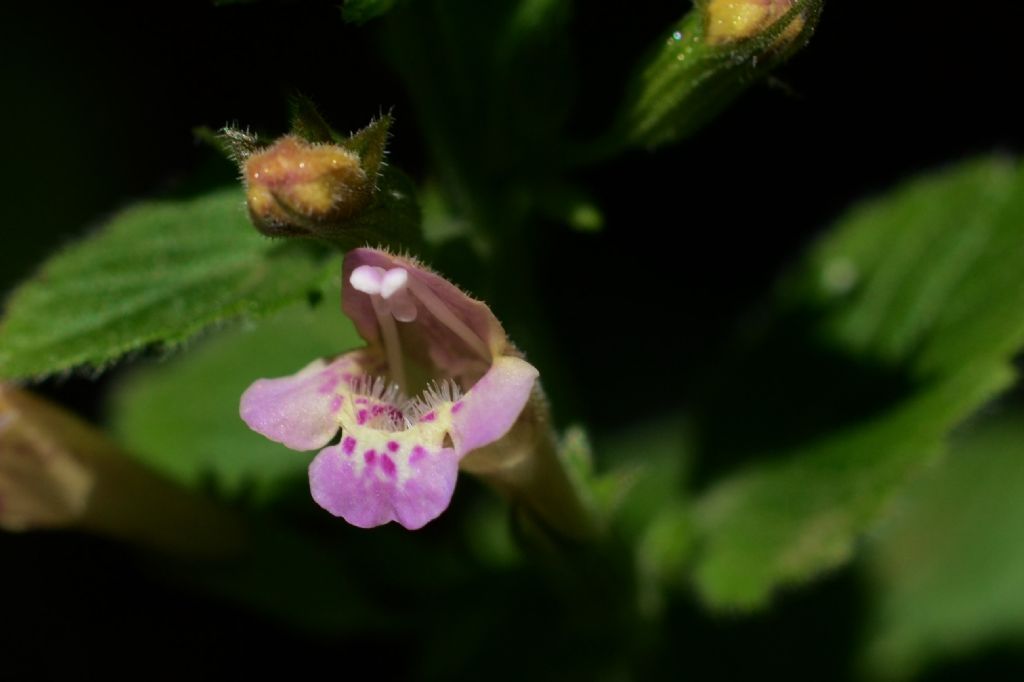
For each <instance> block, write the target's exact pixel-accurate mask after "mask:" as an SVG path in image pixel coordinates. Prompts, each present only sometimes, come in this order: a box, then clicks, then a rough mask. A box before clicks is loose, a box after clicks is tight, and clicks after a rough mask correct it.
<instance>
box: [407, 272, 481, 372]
mask: <svg viewBox="0 0 1024 682" xmlns="http://www.w3.org/2000/svg"><path fill="white" fill-rule="evenodd" d="M409 291H411V292H412V294H413V295H414V296H416V298H418V299H419V300H420V301H421V302H422V303H423V305H424V306H426V308H427V310H429V311H430V312H431V313H432V314H433V315H434V317H436V318H437V321H438V322H440V323H441V324H443V325H444V326H446V327H448V329H450V330H451V331H452V333H454V334H455V335H456V336H458V337H459V338H460V339H462V340H463V341H465V342H466V345H468V346H469V347H470V348H471V349H473V350H474V351H475V352H477V353H479V354H480V357H482V358H484V359H485V360H490V359H491V351H490V350H489V349H488V348H487V344H485V343H484V342H483V341H482V340H481V339H480V337H479V336H477V334H476V332H474V331H473V330H472V329H470V328H469V327H468V326H467V325H466V323H465V322H463V321H462V320H460V319H459V318H458V317H456V316H455V313H453V312H452V311H451V309H450V308H448V306H447V304H445V302H444V301H442V300H441V299H440V298H438V297H437V294H435V293H434V292H433V291H431V290H430V287H428V286H426V285H425V284H422V283H421V282H419V281H417V280H416V278H415V277H414V278H412V279H410V280H409Z"/></svg>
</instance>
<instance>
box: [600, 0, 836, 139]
mask: <svg viewBox="0 0 1024 682" xmlns="http://www.w3.org/2000/svg"><path fill="white" fill-rule="evenodd" d="M707 4H708V3H699V5H701V6H698V7H695V8H694V9H693V10H692V11H691V12H690V13H688V14H687V15H686V16H685V17H683V19H682V20H680V21H679V22H678V23H677V24H675V25H674V26H671V27H669V29H668V30H666V31H665V32H664V33H663V34H662V36H660V37H659V38H658V40H657V42H656V43H655V45H654V46H653V47H652V48H651V50H650V54H649V56H648V57H647V59H646V60H645V61H644V63H643V64H642V65H641V66H640V68H639V69H638V70H637V71H636V73H635V75H634V76H633V78H632V80H631V81H630V83H629V84H628V86H627V88H626V96H625V97H624V98H623V100H622V101H623V105H622V108H621V110H620V111H619V114H618V118H617V120H616V123H615V124H614V125H613V126H612V129H611V131H610V133H609V134H608V135H607V137H606V138H605V139H604V140H602V141H600V142H599V143H598V144H597V145H596V149H595V151H594V153H595V154H596V155H598V156H606V155H610V154H612V153H614V152H617V151H619V150H621V149H623V148H627V147H646V148H653V147H659V146H662V145H665V144H670V143H672V142H677V141H679V140H682V139H684V138H686V137H689V136H690V135H692V134H693V133H695V132H696V131H697V130H698V129H699V128H700V127H701V126H703V125H704V124H705V123H707V122H708V121H709V120H710V119H712V118H713V117H714V116H715V115H716V114H718V113H719V112H720V111H721V110H722V109H724V108H725V107H727V106H728V105H729V104H730V103H731V102H732V101H733V100H734V99H735V98H736V97H737V96H739V95H740V94H741V93H742V92H743V91H744V90H746V89H747V88H748V87H750V85H751V84H753V83H755V82H757V81H758V80H759V79H760V78H762V77H764V76H765V75H767V74H768V73H770V72H771V71H772V70H773V69H775V68H776V67H778V66H779V65H780V64H781V63H783V62H784V61H786V60H787V59H789V57H791V56H792V55H793V54H794V53H796V52H797V51H798V50H799V49H800V48H802V47H803V46H804V45H805V44H806V43H807V41H808V40H809V39H810V36H811V33H813V31H814V28H815V26H816V25H817V21H818V17H819V16H820V14H821V8H822V0H798V1H797V2H796V3H794V5H793V7H792V8H791V9H790V10H789V11H788V12H787V13H786V14H784V15H782V16H780V17H779V18H778V19H777V20H776V21H775V22H774V23H772V24H771V25H770V26H767V27H765V28H764V29H763V30H760V31H758V32H756V33H754V34H753V35H751V36H749V37H746V38H743V39H737V40H734V41H729V42H718V43H717V44H716V43H714V42H712V41H710V40H709V39H708V23H709V21H711V20H712V19H710V18H708V17H707V16H706V9H705V8H704V7H703V6H702V5H707ZM719 4H720V6H727V3H719Z"/></svg>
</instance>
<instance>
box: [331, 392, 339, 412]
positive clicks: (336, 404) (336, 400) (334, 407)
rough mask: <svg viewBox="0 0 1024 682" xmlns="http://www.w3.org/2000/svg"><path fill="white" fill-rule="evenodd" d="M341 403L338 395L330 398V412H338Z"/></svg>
mask: <svg viewBox="0 0 1024 682" xmlns="http://www.w3.org/2000/svg"><path fill="white" fill-rule="evenodd" d="M341 403H342V397H341V396H340V395H336V396H334V397H333V398H331V412H337V411H338V410H340V409H341Z"/></svg>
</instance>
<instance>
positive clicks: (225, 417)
mask: <svg viewBox="0 0 1024 682" xmlns="http://www.w3.org/2000/svg"><path fill="white" fill-rule="evenodd" d="M335 265H337V266H338V270H337V271H339V272H340V269H341V268H340V265H338V264H337V263H335ZM361 345H362V341H360V339H359V337H358V335H357V334H356V332H355V329H354V327H353V326H352V323H351V322H350V321H349V320H348V318H346V317H345V316H344V315H342V313H341V311H340V310H339V309H338V306H337V302H336V301H334V300H332V301H331V302H330V303H324V304H321V305H319V306H317V308H315V309H310V308H309V307H308V306H306V305H299V306H293V307H291V308H289V309H287V310H286V311H284V312H282V313H281V314H279V315H277V316H275V317H274V318H272V319H270V320H265V321H263V322H261V323H259V324H258V325H256V326H255V328H245V329H235V330H231V331H229V332H226V333H223V334H220V335H218V336H216V337H214V338H211V339H208V340H206V341H204V342H203V343H201V344H198V345H197V347H196V348H195V349H193V350H192V351H191V352H190V353H188V354H187V355H183V356H181V357H178V358H174V359H172V360H171V361H169V362H165V363H160V364H154V365H152V366H149V367H142V368H139V369H138V370H136V371H134V372H133V373H132V374H130V375H129V376H128V377H127V379H126V380H125V381H123V382H121V383H120V384H118V385H117V386H115V390H114V393H113V398H112V402H111V408H112V409H111V421H112V426H113V429H114V432H115V434H116V435H117V436H118V437H119V438H120V439H121V441H122V442H123V443H124V445H125V446H126V449H127V450H128V451H129V452H131V453H133V454H134V455H136V456H138V457H139V458H140V459H142V460H143V461H144V462H146V464H148V465H149V466H150V467H152V468H153V469H155V470H157V471H159V472H161V473H163V474H164V475H166V476H168V477H169V478H173V479H175V480H177V481H180V482H181V483H183V484H185V485H187V486H189V487H196V486H200V485H207V484H212V485H213V486H214V487H215V488H216V489H217V490H218V491H219V492H220V493H221V494H223V495H225V496H227V497H238V496H239V495H242V494H246V495H251V496H252V497H253V498H255V499H256V500H261V499H266V498H267V497H269V496H271V495H273V494H274V493H275V492H276V491H277V489H278V487H279V486H280V485H281V484H282V483H284V482H288V481H293V480H294V479H295V478H296V477H301V476H304V475H305V470H306V466H307V465H308V464H309V459H310V457H309V456H307V455H304V454H302V453H298V452H292V451H291V450H288V449H287V448H285V447H284V446H283V445H279V444H277V443H274V442H272V441H269V440H267V439H266V438H264V437H263V436H260V435H258V434H256V433H254V432H252V431H250V430H249V428H248V427H247V426H246V425H245V423H244V422H243V421H242V420H241V418H240V417H239V416H238V402H239V399H240V398H241V396H242V392H243V391H245V389H246V388H248V387H249V385H250V384H252V383H253V382H254V381H255V380H256V379H259V378H261V377H276V376H283V375H286V374H293V373H295V372H297V371H298V370H299V369H301V368H302V367H304V366H305V365H307V364H309V363H310V362H312V361H313V360H314V359H315V358H317V357H323V356H331V355H337V354H338V353H341V352H343V351H346V350H350V349H352V348H355V347H358V346H361Z"/></svg>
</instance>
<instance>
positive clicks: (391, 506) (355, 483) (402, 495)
mask: <svg viewBox="0 0 1024 682" xmlns="http://www.w3.org/2000/svg"><path fill="white" fill-rule="evenodd" d="M348 449H349V450H351V448H348ZM345 450H346V448H345V447H344V446H343V444H340V443H339V444H338V445H334V446H331V447H329V448H324V449H323V450H321V451H320V454H319V455H317V456H316V458H315V459H314V460H313V461H312V463H311V464H310V465H309V489H310V492H311V493H312V494H313V499H314V500H316V503H317V504H319V505H320V506H321V507H323V508H324V509H326V510H327V511H329V512H330V513H332V514H334V515H335V516H340V517H342V518H343V519H345V520H346V521H348V522H349V523H351V524H352V525H353V526H358V527H359V528H372V527H374V526H380V525H383V524H385V523H388V522H389V521H397V522H398V523H399V524H401V525H402V526H404V527H406V528H408V529H409V530H416V529H418V528H422V527H423V526H425V525H426V524H427V523H428V522H430V521H432V520H434V519H436V518H437V517H438V516H439V515H440V514H441V512H443V511H444V510H445V509H447V508H448V504H449V502H451V499H452V493H454V492H455V478H456V476H457V474H458V467H459V464H458V457H456V455H455V451H454V450H452V449H451V448H444V449H441V450H439V451H436V452H428V451H426V450H425V449H423V448H416V449H413V451H412V452H407V453H404V456H403V453H392V452H386V453H379V452H376V451H372V450H371V451H368V452H364V451H361V450H356V451H354V452H351V453H346V452H345ZM370 453H372V456H371V454H370ZM396 462H397V467H396V464H395V463H396Z"/></svg>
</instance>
